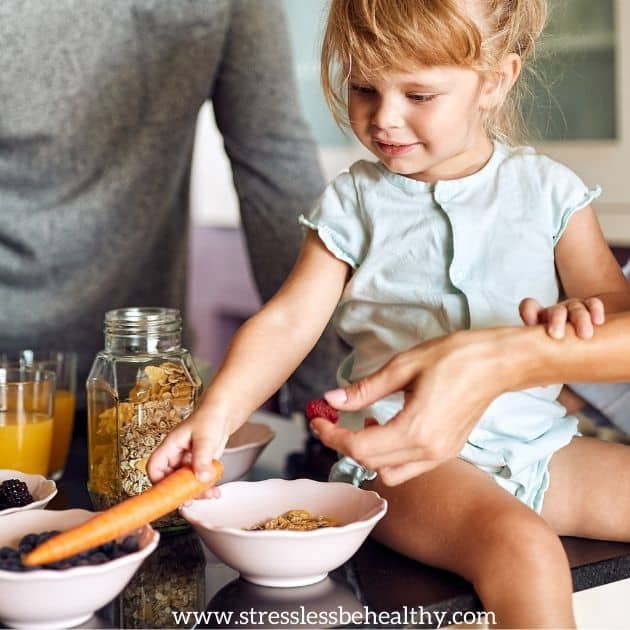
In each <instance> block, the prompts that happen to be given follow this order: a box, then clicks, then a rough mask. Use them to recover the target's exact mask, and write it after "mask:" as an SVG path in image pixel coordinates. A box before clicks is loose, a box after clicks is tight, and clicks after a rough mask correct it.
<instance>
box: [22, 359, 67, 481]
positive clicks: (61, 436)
mask: <svg viewBox="0 0 630 630" xmlns="http://www.w3.org/2000/svg"><path fill="white" fill-rule="evenodd" d="M19 363H20V366H23V367H31V368H40V369H44V370H50V371H51V372H54V373H55V375H56V389H55V414H54V420H53V437H52V448H51V451H50V465H49V467H48V476H49V477H50V478H52V479H55V480H56V479H60V478H61V476H62V475H63V471H64V468H65V466H66V460H67V458H68V451H69V449H70V442H71V441H72V427H73V425H74V413H75V408H76V392H77V354H76V352H61V351H44V350H22V352H20V356H19Z"/></svg>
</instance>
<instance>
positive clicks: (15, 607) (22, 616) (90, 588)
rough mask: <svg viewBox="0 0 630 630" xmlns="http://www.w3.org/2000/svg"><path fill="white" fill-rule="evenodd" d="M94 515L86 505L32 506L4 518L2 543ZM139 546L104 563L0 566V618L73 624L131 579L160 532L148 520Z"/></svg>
mask: <svg viewBox="0 0 630 630" xmlns="http://www.w3.org/2000/svg"><path fill="white" fill-rule="evenodd" d="M92 516H94V512H90V511H88V510H32V511H30V512H22V513H17V514H10V515H9V516H6V517H4V518H3V519H2V525H1V526H0V547H4V546H8V547H14V548H15V547H17V545H18V543H19V542H20V539H21V538H22V537H23V536H24V535H26V534H29V533H40V532H44V531H50V530H59V531H64V530H66V529H69V528H70V527H74V526H75V525H78V524H79V523H82V522H84V521H86V520H88V519H89V518H91V517H92ZM138 534H139V543H140V549H139V550H138V551H136V552H134V553H130V554H127V555H126V556H123V557H121V558H117V559H115V560H110V561H109V562H105V563H104V564H98V565H94V566H81V567H74V568H71V569H64V570H57V571H55V570H52V569H37V570H35V571H25V572H15V571H5V570H2V569H0V620H1V621H2V623H4V624H5V625H7V626H10V627H12V628H32V629H34V630H44V629H48V628H71V627H72V626H77V625H79V624H81V623H83V622H84V621H86V620H87V619H89V618H90V617H91V616H92V614H93V613H94V612H95V611H96V610H98V609H99V608H102V607H103V606H105V605H106V604H107V603H108V602H110V601H111V600H112V599H114V597H116V595H118V593H120V592H121V591H122V590H123V588H125V586H126V585H127V583H128V582H129V580H130V579H131V577H132V576H133V574H134V573H135V572H136V571H137V570H138V568H139V567H140V565H141V564H142V561H143V560H144V559H145V558H146V557H147V556H148V555H149V554H150V553H151V552H152V551H153V550H154V549H155V548H156V547H157V544H158V541H159V539H160V535H159V534H158V533H157V532H156V531H155V530H154V529H153V528H152V527H151V526H150V525H145V526H144V527H143V528H141V529H140V530H139V532H138Z"/></svg>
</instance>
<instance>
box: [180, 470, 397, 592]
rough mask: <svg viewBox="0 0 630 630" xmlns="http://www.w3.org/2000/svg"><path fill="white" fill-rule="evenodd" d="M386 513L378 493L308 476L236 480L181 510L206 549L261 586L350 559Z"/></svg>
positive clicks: (321, 572)
mask: <svg viewBox="0 0 630 630" xmlns="http://www.w3.org/2000/svg"><path fill="white" fill-rule="evenodd" d="M386 511H387V501H385V499H383V498H381V497H380V496H379V495H378V494H377V493H376V492H371V491H368V490H361V489H360V488H357V487H355V486H353V485H351V484H347V483H332V482H321V481H313V480H311V479H294V480H286V479H267V480H266V481H253V482H248V481H236V482H232V483H228V484H225V485H222V486H221V497H220V498H218V499H198V500H195V501H192V502H190V503H188V504H186V505H184V506H182V507H181V508H180V512H181V514H182V516H183V517H184V518H185V519H186V520H187V521H189V522H190V523H191V525H192V526H193V527H194V528H195V530H196V531H197V533H198V534H199V536H200V537H201V539H202V541H203V542H204V544H205V545H206V546H207V547H208V549H209V550H210V551H211V552H212V553H213V554H214V555H216V556H217V557H218V558H219V559H220V560H222V561H223V562H225V564H227V565H228V566H230V567H232V568H233V569H236V570H237V571H238V572H239V573H240V574H241V577H242V578H244V579H246V580H247V581H249V582H253V583H254V584H260V585H262V586H279V587H293V586H305V585H307V584H314V583H316V582H319V581H320V580H323V579H324V578H325V577H326V576H327V575H328V572H329V571H332V570H333V569H336V568H337V567H338V566H340V565H342V564H343V563H344V562H345V561H346V560H348V559H349V558H351V557H352V556H353V555H354V553H355V552H356V551H357V549H358V548H359V547H360V546H361V545H362V544H363V541H364V540H365V539H366V538H367V537H368V535H369V533H370V532H371V531H372V529H373V528H374V526H375V525H376V523H377V522H378V521H379V520H380V519H381V518H383V516H384V515H385V512H386Z"/></svg>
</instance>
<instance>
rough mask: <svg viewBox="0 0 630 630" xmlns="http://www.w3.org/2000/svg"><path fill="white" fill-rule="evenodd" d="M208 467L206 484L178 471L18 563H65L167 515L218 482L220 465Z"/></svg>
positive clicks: (186, 469)
mask: <svg viewBox="0 0 630 630" xmlns="http://www.w3.org/2000/svg"><path fill="white" fill-rule="evenodd" d="M212 466H213V471H212V472H213V476H212V479H211V480H210V481H207V482H201V481H199V480H198V479H197V477H195V474H194V473H193V471H192V470H191V469H190V467H188V466H182V467H181V468H178V469H177V470H176V471H175V472H173V473H171V474H170V475H168V476H166V477H164V479H162V480H160V481H158V483H156V484H155V485H154V486H151V488H149V489H148V490H145V491H144V492H142V493H141V494H138V495H136V496H134V497H130V498H129V499H125V500H124V501H121V502H120V503H118V504H117V505H114V506H113V507H111V508H109V509H108V510H105V511H104V512H100V513H99V514H96V515H95V516H93V517H92V518H91V519H89V520H88V521H85V522H84V523H81V524H80V525H77V526H76V527H73V528H72V529H68V530H66V531H65V532H61V533H60V534H57V535H56V536H53V537H52V538H49V539H48V540H47V541H45V542H44V543H42V544H41V545H39V546H37V547H36V548H35V549H33V551H31V552H30V553H27V554H26V555H25V556H24V557H23V558H22V562H23V563H24V565H25V566H28V567H32V566H38V565H41V564H48V563H50V562H57V561H59V560H65V559H66V558H69V557H70V556H73V555H75V554H77V553H81V552H82V551H87V550H88V549H92V548H93V547H98V545H102V544H103V543H106V542H108V541H110V540H113V539H114V538H118V537H119V536H124V535H125V534H128V533H129V532H131V531H133V530H134V529H137V528H138V527H142V526H143V525H146V524H147V523H150V522H151V521H153V520H155V519H156V518H160V517H161V516H164V515H165V514H168V513H169V512H171V511H172V510H174V509H175V508H176V507H177V506H178V505H181V504H182V503H185V502H186V501H190V499H194V498H195V497H197V496H199V495H200V494H201V493H202V492H203V491H204V490H207V489H208V488H210V487H211V486H213V485H214V484H215V483H216V482H217V481H218V480H219V479H220V478H221V475H222V474H223V465H222V464H221V462H219V461H217V460H213V461H212Z"/></svg>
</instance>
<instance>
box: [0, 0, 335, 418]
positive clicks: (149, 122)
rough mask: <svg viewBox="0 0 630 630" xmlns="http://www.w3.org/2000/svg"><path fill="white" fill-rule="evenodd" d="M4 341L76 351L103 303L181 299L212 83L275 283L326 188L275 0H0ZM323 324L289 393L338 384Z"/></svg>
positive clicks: (94, 334) (300, 395)
mask: <svg viewBox="0 0 630 630" xmlns="http://www.w3.org/2000/svg"><path fill="white" fill-rule="evenodd" d="M0 41H1V42H2V46H1V47H0V104H1V105H0V351H15V350H19V349H23V348H26V347H29V348H33V347H35V348H41V349H46V348H49V349H52V348H55V349H72V350H77V351H78V352H79V364H80V375H79V378H80V381H79V383H81V382H84V380H85V377H86V375H87V371H88V369H89V366H90V364H91V361H92V359H93V357H94V355H95V353H96V352H97V351H98V350H99V349H100V348H101V347H102V345H103V335H102V324H103V316H104V313H105V311H107V310H108V309H111V308H116V307H122V306H134V305H144V306H168V307H176V308H180V309H183V307H184V297H185V285H186V258H187V232H188V228H189V219H188V189H189V175H190V166H191V156H192V148H193V138H194V131H195V122H196V116H197V113H198V111H199V108H200V106H201V105H202V104H203V103H204V101H205V100H206V99H211V101H212V103H213V107H214V111H215V116H216V122H217V126H218V128H219V130H220V132H221V134H222V136H223V140H224V144H225V149H226V152H227V155H228V157H229V159H230V162H231V166H232V171H233V177H234V184H235V187H236V191H237V193H238V198H239V201H240V211H241V216H242V222H243V226H244V231H245V235H246V239H247V244H248V247H249V252H250V256H251V261H252V267H253V271H254V275H255V279H256V281H257V284H258V287H259V289H260V292H261V294H262V297H263V299H266V298H268V297H269V296H271V295H272V294H273V293H274V291H275V290H276V289H277V288H278V286H279V285H280V284H281V282H282V280H283V279H284V278H285V277H286V275H287V274H288V272H289V270H290V269H291V267H292V264H293V262H294V260H295V258H296V256H297V252H298V250H299V246H300V242H301V240H302V234H301V231H300V228H299V226H298V223H297V216H298V214H299V213H300V212H303V211H305V210H306V209H308V207H309V206H310V204H311V203H312V201H313V200H314V199H315V197H316V196H317V195H318V194H319V193H320V192H321V190H322V189H323V179H322V175H321V172H320V167H319V165H318V163H317V160H316V151H315V145H314V143H313V140H312V138H311V136H310V133H309V131H308V129H307V126H306V124H305V122H304V120H303V118H302V116H301V114H300V108H299V106H298V103H297V96H296V95H297V92H296V86H295V80H294V76H293V68H292V65H291V60H290V53H289V43H288V38H287V33H286V25H285V20H284V15H283V13H282V7H281V4H280V2H279V1H276V0H264V2H263V1H261V0H194V1H193V0H107V2H97V1H90V2H85V0H39V1H38V2H23V0H3V1H2V3H0ZM338 344H339V341H338V340H337V339H336V337H334V336H333V335H332V334H331V333H329V332H328V333H326V334H325V335H324V337H323V338H322V341H321V342H320V344H319V345H318V347H317V348H316V350H315V351H314V352H313V354H312V355H311V356H310V357H309V359H308V360H307V361H306V362H305V364H303V366H302V367H301V368H300V369H299V370H298V371H297V372H296V374H295V375H294V376H293V378H292V379H291V381H290V392H291V394H292V395H291V403H290V405H289V406H290V407H292V408H301V407H302V405H303V403H304V402H305V400H307V399H308V398H310V397H313V396H317V395H318V394H319V393H320V392H322V391H324V390H325V389H327V388H329V387H330V386H332V385H333V384H334V374H333V369H334V368H333V366H335V365H336V364H337V362H338V361H337V358H338V356H337V352H338Z"/></svg>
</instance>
